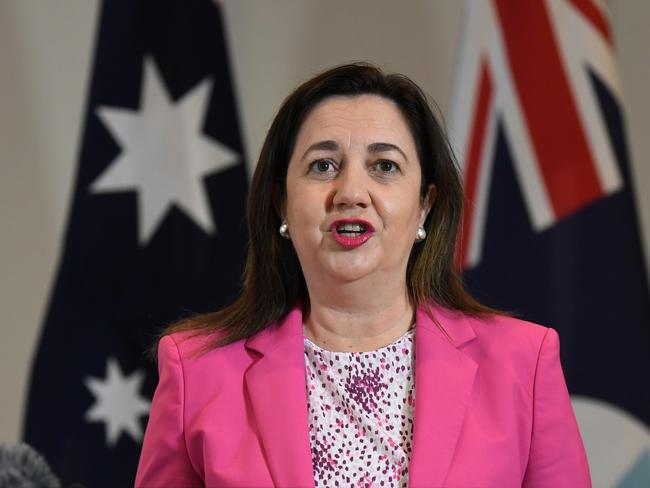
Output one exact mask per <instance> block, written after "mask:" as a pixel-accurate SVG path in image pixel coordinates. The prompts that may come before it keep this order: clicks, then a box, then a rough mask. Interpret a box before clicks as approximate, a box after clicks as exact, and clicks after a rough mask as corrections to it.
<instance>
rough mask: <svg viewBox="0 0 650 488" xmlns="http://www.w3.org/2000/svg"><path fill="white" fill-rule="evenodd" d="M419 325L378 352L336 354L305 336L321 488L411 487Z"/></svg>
mask: <svg viewBox="0 0 650 488" xmlns="http://www.w3.org/2000/svg"><path fill="white" fill-rule="evenodd" d="M414 341H415V330H414V329H411V330H409V331H407V332H406V333H405V334H404V335H403V336H402V337H400V338H399V339H398V340H397V341H395V342H394V343H392V344H389V345H388V346H384V347H382V348H380V349H377V350H375V351H368V352H331V351H327V350H325V349H322V348H320V347H319V346H317V345H316V344H314V343H313V342H311V341H310V340H309V339H307V338H305V340H304V343H305V373H306V379H307V399H308V409H309V438H310V443H311V453H312V462H313V467H314V478H315V480H314V481H315V485H316V486H317V487H321V486H327V487H335V486H341V487H343V486H345V487H373V488H374V487H382V486H384V487H394V486H400V487H407V486H408V466H409V461H410V458H411V446H412V438H413V415H414V411H415V347H414Z"/></svg>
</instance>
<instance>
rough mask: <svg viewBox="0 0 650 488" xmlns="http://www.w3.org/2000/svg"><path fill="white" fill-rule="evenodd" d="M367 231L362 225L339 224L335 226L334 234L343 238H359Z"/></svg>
mask: <svg viewBox="0 0 650 488" xmlns="http://www.w3.org/2000/svg"><path fill="white" fill-rule="evenodd" d="M367 230H368V228H367V226H366V225H364V224H358V223H355V224H348V223H346V224H344V223H340V224H338V225H337V226H336V233H337V234H339V235H341V236H345V237H359V236H360V235H361V234H364V233H365V232H366V231H367Z"/></svg>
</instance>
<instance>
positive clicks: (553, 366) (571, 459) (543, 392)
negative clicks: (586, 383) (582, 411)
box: [523, 329, 591, 488]
mask: <svg viewBox="0 0 650 488" xmlns="http://www.w3.org/2000/svg"><path fill="white" fill-rule="evenodd" d="M533 395H534V400H533V426H532V439H531V444H530V453H529V457H528V466H527V468H526V473H525V475H524V482H523V488H556V487H567V488H568V487H571V488H589V487H591V479H590V475H589V466H588V464H587V456H586V454H585V449H584V445H583V443H582V438H581V437H580V431H579V430H578V424H577V422H576V418H575V415H574V413H573V408H572V407H571V401H570V399H569V392H568V390H567V387H566V382H565V380H564V374H563V373H562V366H561V363H560V340H559V337H558V335H557V332H555V331H554V330H553V329H547V331H546V334H545V335H544V338H543V339H542V345H541V347H540V350H539V356H538V359H537V368H536V371H535V385H534V392H533Z"/></svg>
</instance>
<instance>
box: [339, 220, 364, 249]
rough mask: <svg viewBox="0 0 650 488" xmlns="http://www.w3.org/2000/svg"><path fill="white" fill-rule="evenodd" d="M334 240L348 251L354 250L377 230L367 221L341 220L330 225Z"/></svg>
mask: <svg viewBox="0 0 650 488" xmlns="http://www.w3.org/2000/svg"><path fill="white" fill-rule="evenodd" d="M330 231H331V234H332V238H333V239H334V240H335V241H336V242H337V243H338V244H339V245H340V246H341V247H344V248H346V249H354V248H355V247H359V246H361V245H362V244H364V243H365V242H366V241H367V240H368V239H370V238H371V237H372V235H373V234H374V232H375V228H374V227H373V226H372V224H371V223H370V222H368V221H366V220H360V219H341V220H336V221H334V222H332V225H330Z"/></svg>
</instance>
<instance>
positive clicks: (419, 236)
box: [415, 226, 427, 242]
mask: <svg viewBox="0 0 650 488" xmlns="http://www.w3.org/2000/svg"><path fill="white" fill-rule="evenodd" d="M426 238H427V231H426V230H424V227H422V226H420V227H418V230H417V232H416V233H415V240H416V241H417V242H420V241H423V240H425V239H426Z"/></svg>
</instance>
